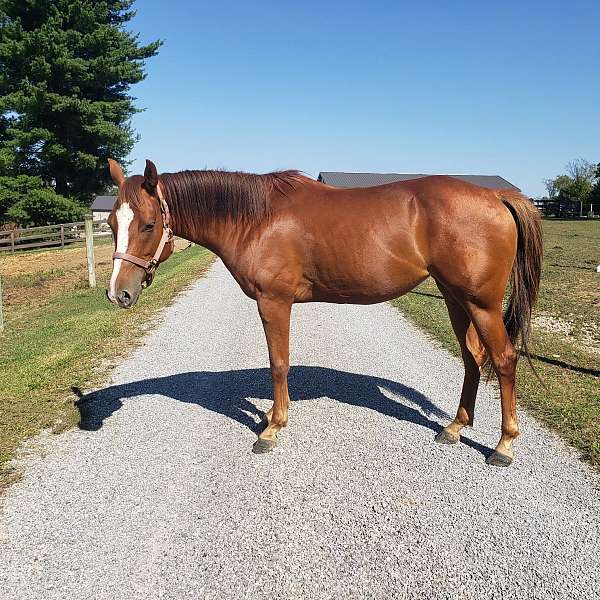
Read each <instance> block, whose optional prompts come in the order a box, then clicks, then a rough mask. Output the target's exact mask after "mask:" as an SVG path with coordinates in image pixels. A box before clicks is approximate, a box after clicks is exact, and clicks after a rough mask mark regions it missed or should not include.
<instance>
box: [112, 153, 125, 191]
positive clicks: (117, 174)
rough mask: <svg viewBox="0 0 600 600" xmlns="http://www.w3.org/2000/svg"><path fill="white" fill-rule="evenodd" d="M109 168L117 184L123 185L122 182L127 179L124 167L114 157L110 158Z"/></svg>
mask: <svg viewBox="0 0 600 600" xmlns="http://www.w3.org/2000/svg"><path fill="white" fill-rule="evenodd" d="M108 169H109V171H110V176H111V177H112V180H113V181H114V183H115V185H117V186H119V187H120V186H121V184H122V183H123V182H124V181H125V174H124V173H123V169H122V168H121V165H120V164H119V163H118V162H117V161H116V160H113V159H112V158H109V159H108Z"/></svg>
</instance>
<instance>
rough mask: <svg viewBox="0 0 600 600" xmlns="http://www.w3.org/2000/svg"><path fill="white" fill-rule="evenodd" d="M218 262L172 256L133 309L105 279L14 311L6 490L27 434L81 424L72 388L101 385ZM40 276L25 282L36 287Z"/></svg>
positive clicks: (198, 253)
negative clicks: (120, 304)
mask: <svg viewBox="0 0 600 600" xmlns="http://www.w3.org/2000/svg"><path fill="white" fill-rule="evenodd" d="M211 260H212V254H211V253H210V252H208V251H207V250H204V249H202V248H200V247H198V246H195V247H192V248H190V249H188V250H185V251H182V252H178V253H175V254H173V255H172V256H171V258H170V259H169V260H168V261H166V262H165V263H164V264H163V265H161V267H160V269H158V272H157V276H156V278H155V282H154V283H153V285H152V286H151V287H150V288H148V289H147V290H145V291H144V292H143V293H142V295H141V297H140V300H139V302H138V304H137V305H136V306H135V308H134V309H132V310H129V311H126V310H121V309H119V308H117V307H115V306H114V305H112V304H110V303H109V302H108V300H107V299H106V297H105V292H104V286H103V285H102V284H101V283H100V284H99V287H97V288H96V289H93V290H91V289H89V288H87V287H83V286H82V285H80V283H79V282H76V283H75V284H74V285H73V287H72V289H70V290H68V291H64V290H62V289H61V290H59V291H58V292H57V293H56V294H54V295H52V296H51V297H50V298H48V299H47V301H46V302H45V303H44V305H43V306H42V307H40V308H39V310H34V311H33V312H32V311H21V310H19V307H14V308H13V312H14V314H13V318H11V319H10V327H7V329H6V330H5V331H4V332H3V333H2V334H0V372H1V373H2V377H1V378H0V487H1V485H2V483H6V482H8V481H9V480H10V479H11V478H13V477H14V475H15V473H14V471H12V470H11V468H9V466H8V465H7V462H8V461H9V460H10V459H11V458H12V457H13V455H14V451H15V449H16V448H17V447H18V445H19V444H20V443H21V442H22V441H23V440H24V439H26V438H28V437H30V436H32V435H35V434H36V433H38V432H39V431H40V430H42V429H47V428H49V429H51V430H52V431H55V432H58V431H62V430H64V429H66V428H69V427H71V426H73V425H74V424H76V423H77V422H78V420H79V413H78V411H77V409H76V408H75V406H74V400H75V399H76V398H75V397H74V396H73V394H72V393H71V387H80V388H83V389H86V388H89V387H90V386H94V385H97V384H99V383H101V382H102V381H103V380H104V379H105V378H106V376H107V374H108V371H109V361H110V359H114V358H116V357H119V356H121V355H123V354H125V353H127V352H129V351H130V350H131V349H132V348H133V347H135V345H136V343H137V340H139V338H140V336H141V334H142V332H143V330H144V326H145V325H146V324H147V323H148V322H149V320H150V319H151V318H153V317H155V316H156V315H157V312H158V311H159V309H161V308H162V307H164V306H165V305H167V304H169V303H170V302H171V301H172V300H173V298H174V297H175V296H176V295H177V294H178V293H179V292H180V291H181V290H182V289H184V288H185V287H186V286H187V285H188V284H190V283H191V282H192V281H194V280H195V279H196V278H197V277H199V276H200V275H201V274H202V272H203V271H204V269H205V268H206V266H207V265H208V264H209V263H210V262H211ZM48 276H49V277H51V276H52V273H49V275H48ZM36 277H37V275H36ZM36 277H34V278H33V279H32V280H31V281H29V280H27V277H24V279H25V281H24V280H21V281H19V282H18V283H19V284H21V285H23V284H30V285H36V284H37V283H39V281H38V279H36ZM25 289H26V288H25ZM16 316H18V317H19V318H15V317H16Z"/></svg>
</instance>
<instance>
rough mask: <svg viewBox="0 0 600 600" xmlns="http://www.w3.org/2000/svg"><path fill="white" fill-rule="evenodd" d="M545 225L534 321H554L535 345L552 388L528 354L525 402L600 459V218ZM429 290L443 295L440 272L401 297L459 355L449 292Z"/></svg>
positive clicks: (522, 381) (522, 385)
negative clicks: (439, 286)
mask: <svg viewBox="0 0 600 600" xmlns="http://www.w3.org/2000/svg"><path fill="white" fill-rule="evenodd" d="M543 227H544V249H545V259H544V268H543V274H542V288H541V293H540V298H539V302H538V305H537V307H536V311H535V315H534V316H537V320H536V321H535V322H534V323H539V319H540V318H543V319H544V321H545V322H546V323H549V325H545V326H543V327H542V326H541V325H539V324H538V325H535V324H534V328H533V337H532V343H531V348H530V350H531V352H532V353H533V354H534V355H535V356H536V357H537V358H534V360H533V363H534V365H535V368H536V370H537V371H538V373H539V375H540V377H541V379H542V381H543V382H544V383H545V385H546V389H544V388H543V387H542V386H541V385H540V384H539V383H538V382H537V380H536V379H535V377H534V376H533V374H532V373H531V370H530V369H529V367H528V365H527V362H526V361H525V360H521V361H520V363H519V367H518V378H517V384H518V396H519V403H520V404H521V405H522V406H525V407H526V408H527V410H528V411H529V412H530V413H533V414H534V415H536V417H538V418H539V419H540V420H542V421H543V422H544V423H546V424H547V425H549V426H550V427H551V428H552V429H554V430H555V431H557V432H558V433H559V434H560V435H561V436H562V437H563V438H564V439H565V440H566V441H567V442H568V443H569V444H571V445H573V446H574V447H575V448H577V449H579V450H580V451H581V453H582V455H583V457H584V458H586V459H587V460H589V461H590V462H591V463H592V464H594V465H596V466H597V467H600V377H598V375H597V372H598V371H600V291H599V290H600V274H598V273H596V272H595V267H596V265H597V264H598V263H600V222H598V221H582V222H579V221H554V220H546V221H544V222H543ZM423 294H432V295H434V296H439V290H438V289H437V287H436V285H435V282H434V281H433V280H431V279H429V280H427V281H425V282H424V283H423V284H421V285H420V286H419V287H418V288H417V289H416V290H414V291H413V292H411V293H409V294H407V295H406V296H403V297H401V298H398V299H397V300H395V301H394V305H395V306H396V307H398V308H399V309H400V310H401V311H402V312H403V313H405V314H406V315H407V316H408V317H409V318H410V319H411V320H412V321H413V322H414V323H415V324H416V325H418V326H419V327H421V328H422V329H424V330H425V331H426V332H428V333H429V334H430V335H431V336H432V337H433V338H435V339H436V340H438V341H439V342H440V344H441V345H442V346H443V347H445V348H447V349H448V350H450V351H451V352H453V353H454V354H456V355H458V354H459V349H458V343H457V341H456V338H455V336H454V333H453V331H452V327H451V325H450V320H449V318H448V313H447V311H446V305H445V304H444V301H443V299H442V298H441V297H432V296H429V295H423ZM553 324H555V325H556V327H553ZM594 373H596V374H594ZM457 405H458V398H457ZM498 424H500V407H498ZM475 426H477V423H475Z"/></svg>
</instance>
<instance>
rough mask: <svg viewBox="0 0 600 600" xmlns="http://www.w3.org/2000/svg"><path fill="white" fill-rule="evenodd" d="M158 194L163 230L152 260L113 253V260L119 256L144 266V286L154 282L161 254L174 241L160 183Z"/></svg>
mask: <svg viewBox="0 0 600 600" xmlns="http://www.w3.org/2000/svg"><path fill="white" fill-rule="evenodd" d="M156 194H157V196H158V204H159V206H160V212H161V214H162V220H163V231H162V236H161V238H160V242H159V243H158V248H157V249H156V252H155V253H154V256H153V257H152V258H151V259H150V260H144V259H143V258H138V257H137V256H133V254H127V253H126V252H115V253H114V254H113V255H112V258H113V261H114V260H115V259H117V258H120V259H121V260H126V261H127V262H130V263H133V264H134V265H137V266H138V267H142V269H144V271H146V279H145V280H144V282H143V283H142V287H148V286H149V285H150V284H151V283H152V280H153V279H154V273H155V272H156V269H157V267H158V261H159V259H160V255H161V254H162V253H163V250H164V249H165V246H166V245H167V244H168V243H169V242H172V241H173V231H172V230H171V213H170V212H169V205H168V204H167V202H166V201H165V197H164V196H163V194H162V190H161V189H160V183H159V184H158V185H157V186H156Z"/></svg>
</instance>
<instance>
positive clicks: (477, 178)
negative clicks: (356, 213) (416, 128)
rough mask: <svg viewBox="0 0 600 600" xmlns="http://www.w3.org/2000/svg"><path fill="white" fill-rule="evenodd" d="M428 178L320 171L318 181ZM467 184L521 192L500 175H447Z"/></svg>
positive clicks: (356, 183) (349, 183)
mask: <svg viewBox="0 0 600 600" xmlns="http://www.w3.org/2000/svg"><path fill="white" fill-rule="evenodd" d="M421 177H429V175H426V174H424V173H340V172H336V171H321V173H319V181H322V182H323V183H326V184H327V185H333V186H335V187H371V186H374V185H383V184H385V183H394V182H396V181H407V180H409V179H420V178H421ZM449 177H456V178H457V179H462V180H463V181H467V182H469V183H474V184H475V185H479V186H481V187H485V188H489V189H491V190H506V189H513V190H517V191H519V192H520V191H521V190H520V189H519V188H518V187H517V186H516V185H513V184H512V183H510V181H507V180H506V179H504V177H500V175H449Z"/></svg>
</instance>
